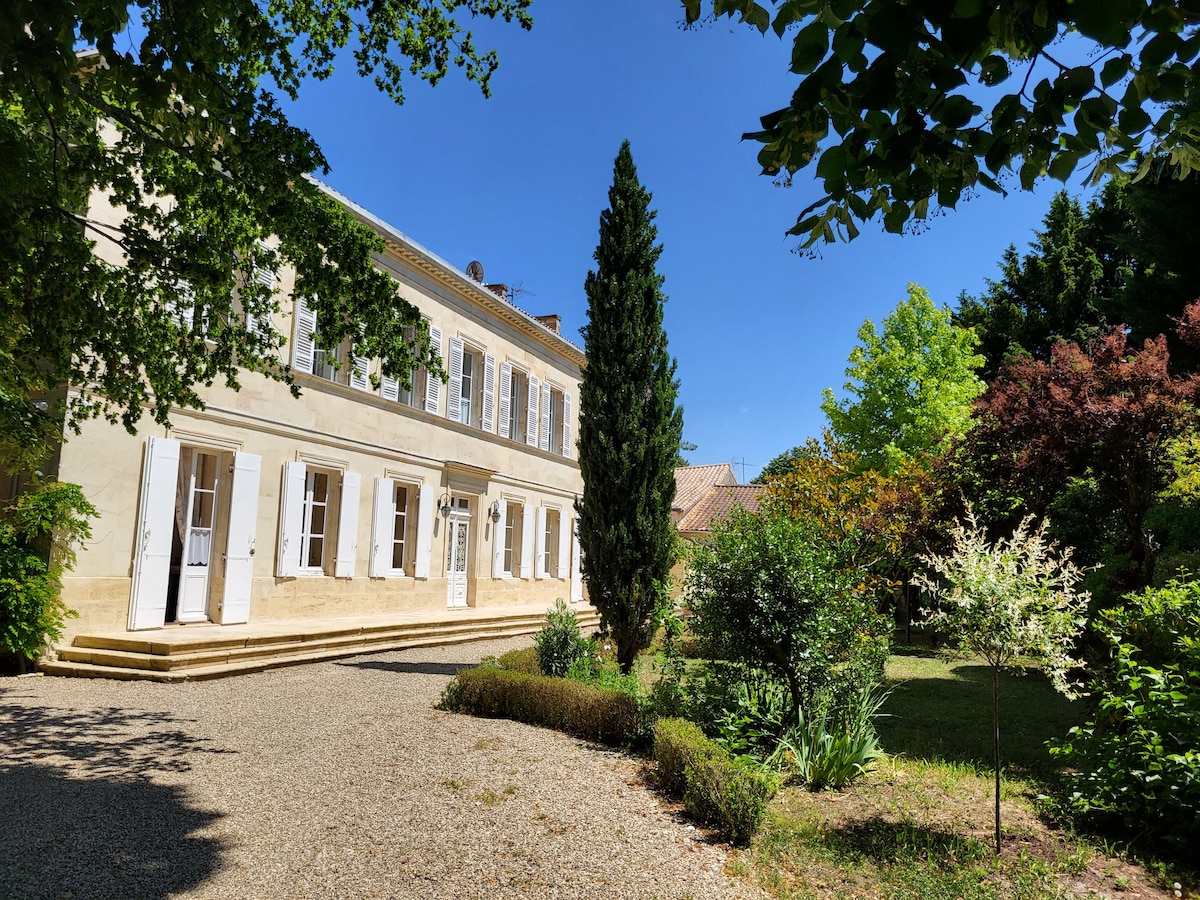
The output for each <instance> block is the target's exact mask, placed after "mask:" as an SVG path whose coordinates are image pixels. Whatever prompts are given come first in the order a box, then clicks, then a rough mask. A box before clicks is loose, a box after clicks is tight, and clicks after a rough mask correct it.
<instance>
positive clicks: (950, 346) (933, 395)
mask: <svg viewBox="0 0 1200 900" xmlns="http://www.w3.org/2000/svg"><path fill="white" fill-rule="evenodd" d="M858 340H859V344H858V346H856V347H855V348H854V349H853V350H852V351H851V352H850V365H849V366H847V368H846V377H847V378H849V379H850V380H849V381H847V382H846V384H845V385H844V387H843V389H844V390H845V392H846V393H847V394H848V395H849V396H848V397H847V398H846V399H844V400H842V401H841V402H839V401H838V400H837V399H836V398H835V397H834V394H833V391H832V390H830V389H828V388H826V389H825V391H824V394H823V396H824V399H823V400H822V401H821V409H822V410H823V411H824V413H825V415H826V416H827V417H828V418H829V424H830V429H831V430H832V432H833V434H834V435H835V437H837V438H838V440H839V441H840V442H841V443H842V444H843V445H844V446H845V447H846V448H847V449H850V450H853V451H854V452H855V453H857V454H858V456H859V459H860V461H861V464H862V465H863V466H864V467H869V468H875V469H878V470H879V471H881V472H885V473H888V474H890V473H892V472H894V471H896V468H897V466H898V465H899V463H900V462H901V460H903V459H905V458H908V457H912V456H915V455H918V454H920V453H923V452H928V451H932V450H935V449H938V448H941V447H942V446H943V445H944V444H945V442H946V441H947V440H948V439H949V438H953V437H956V436H958V435H961V434H962V433H963V432H964V431H966V429H967V427H968V426H969V424H970V421H971V404H972V402H973V401H974V400H975V398H976V397H978V396H979V395H980V394H982V393H983V390H984V387H985V385H984V383H983V382H982V381H980V380H979V378H978V376H976V374H975V370H976V369H978V368H979V366H980V365H981V364H982V363H983V357H981V356H979V355H977V354H976V353H975V346H976V344H977V343H978V338H976V337H975V333H974V332H973V331H971V330H970V329H966V328H960V327H958V326H957V325H955V324H954V323H953V322H952V321H951V316H950V311H949V310H948V309H945V308H939V307H937V306H935V305H934V303H933V300H931V299H930V297H929V294H928V292H927V291H926V290H925V289H924V288H922V287H920V286H918V285H915V284H910V285H909V286H908V298H907V299H905V300H903V301H901V302H900V303H899V304H898V305H897V306H896V308H895V309H894V310H892V312H891V313H889V314H888V316H887V318H885V319H884V320H883V330H882V331H877V330H876V328H875V323H874V322H872V321H871V320H870V319H867V320H866V321H865V322H863V324H862V327H861V328H859V330H858Z"/></svg>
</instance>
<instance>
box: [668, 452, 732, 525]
mask: <svg viewBox="0 0 1200 900" xmlns="http://www.w3.org/2000/svg"><path fill="white" fill-rule="evenodd" d="M718 484H737V476H736V475H734V474H733V466H731V465H730V464H729V463H717V464H716V465H712V466H680V467H679V468H677V469H676V470H675V502H674V503H673V504H672V505H671V510H672V512H675V513H677V514H680V513H682V514H686V513H687V512H688V510H690V509H691V508H692V507H693V506H695V505H696V502H697V501H698V500H699V499H700V498H701V497H703V496H704V495H705V494H706V493H707V492H708V490H709V488H711V487H713V486H714V485H718Z"/></svg>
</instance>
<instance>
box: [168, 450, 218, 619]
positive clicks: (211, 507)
mask: <svg viewBox="0 0 1200 900" xmlns="http://www.w3.org/2000/svg"><path fill="white" fill-rule="evenodd" d="M191 456H192V466H191V472H190V473H189V474H188V476H187V477H186V478H185V480H184V482H183V487H184V490H185V491H186V494H187V496H186V497H183V498H181V499H182V501H183V503H184V504H185V506H184V508H185V509H186V517H185V519H184V522H185V523H186V527H185V529H184V533H183V556H182V558H181V559H180V561H179V605H178V607H177V612H176V619H177V620H178V621H180V622H206V621H208V584H209V574H210V572H211V570H212V558H213V531H214V527H215V525H216V521H217V483H218V472H219V469H220V460H219V458H218V457H217V455H216V454H215V453H204V452H202V451H199V450H196V451H194V452H193V453H192V454H191Z"/></svg>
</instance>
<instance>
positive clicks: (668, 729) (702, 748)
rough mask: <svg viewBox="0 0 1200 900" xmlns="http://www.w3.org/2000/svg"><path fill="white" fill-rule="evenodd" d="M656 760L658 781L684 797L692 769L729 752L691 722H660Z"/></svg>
mask: <svg viewBox="0 0 1200 900" xmlns="http://www.w3.org/2000/svg"><path fill="white" fill-rule="evenodd" d="M653 753H654V760H655V762H657V763H658V781H659V784H661V785H662V786H663V788H664V789H665V790H667V791H670V792H671V793H673V794H678V795H679V796H683V794H684V791H686V790H687V780H686V778H685V773H686V772H687V770H688V768H689V767H694V766H695V765H696V764H697V763H699V762H702V761H704V760H707V759H713V758H716V757H723V758H728V753H726V752H725V750H724V749H722V747H721V746H720V745H719V744H718V743H717V742H716V741H713V740H710V739H709V738H707V737H705V735H704V732H703V731H701V730H700V728H699V726H697V725H696V724H695V723H693V722H689V721H688V720H687V719H659V720H658V721H657V722H656V723H655V725H654V750H653Z"/></svg>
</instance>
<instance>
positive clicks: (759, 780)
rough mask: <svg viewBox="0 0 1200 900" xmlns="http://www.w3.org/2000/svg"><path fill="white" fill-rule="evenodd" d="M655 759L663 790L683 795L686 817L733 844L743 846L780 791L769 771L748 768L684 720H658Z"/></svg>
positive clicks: (655, 733) (696, 727)
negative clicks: (686, 811) (687, 815)
mask: <svg viewBox="0 0 1200 900" xmlns="http://www.w3.org/2000/svg"><path fill="white" fill-rule="evenodd" d="M654 759H655V761H656V762H657V763H658V777H659V782H660V784H662V786H663V787H664V788H665V789H666V790H668V791H671V792H672V793H675V794H678V795H682V796H683V798H684V805H685V806H686V807H687V810H688V812H689V813H691V815H692V816H694V817H695V818H696V819H698V820H699V821H701V822H704V823H707V824H709V825H711V826H713V827H714V828H715V829H717V831H719V832H720V833H721V834H722V835H723V836H724V837H725V838H727V839H728V840H729V841H730V842H732V843H734V844H746V843H748V842H749V840H750V838H751V837H753V836H754V833H755V831H757V830H758V827H759V825H760V824H762V819H763V815H764V814H765V812H766V808H767V804H768V803H770V801H771V798H772V797H774V796H775V792H776V791H777V790H778V789H779V782H778V780H777V779H776V778H775V776H774V775H773V774H772V773H770V772H764V771H761V770H756V769H751V768H748V767H746V766H745V765H742V764H741V763H739V762H738V761H737V760H734V759H732V758H730V756H729V753H728V751H726V750H725V748H724V747H722V746H721V745H720V744H718V743H717V742H716V741H714V740H711V739H709V738H707V737H705V735H704V732H703V731H701V730H700V728H699V727H698V726H697V725H695V724H694V723H692V722H689V721H687V720H686V719H659V721H658V723H657V724H656V725H655V726H654Z"/></svg>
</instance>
